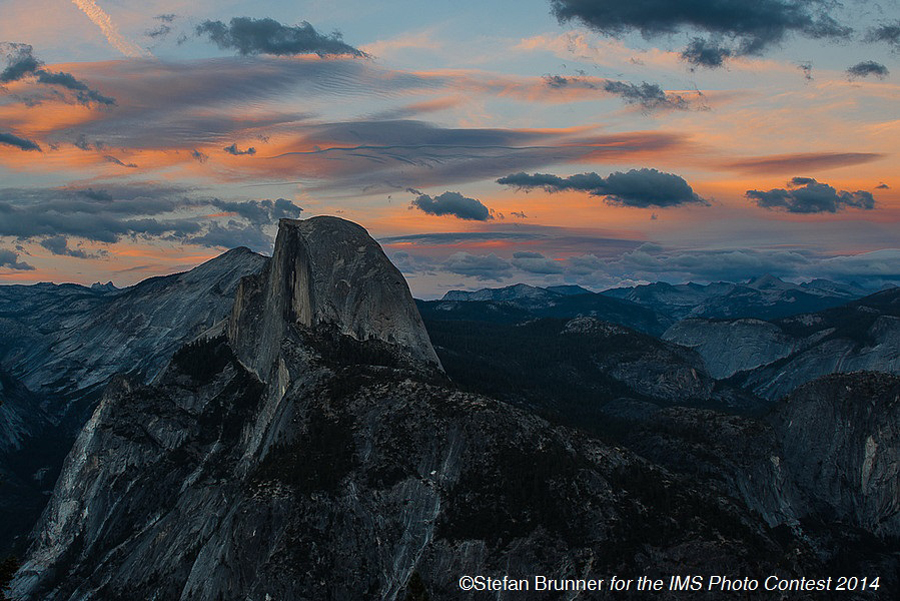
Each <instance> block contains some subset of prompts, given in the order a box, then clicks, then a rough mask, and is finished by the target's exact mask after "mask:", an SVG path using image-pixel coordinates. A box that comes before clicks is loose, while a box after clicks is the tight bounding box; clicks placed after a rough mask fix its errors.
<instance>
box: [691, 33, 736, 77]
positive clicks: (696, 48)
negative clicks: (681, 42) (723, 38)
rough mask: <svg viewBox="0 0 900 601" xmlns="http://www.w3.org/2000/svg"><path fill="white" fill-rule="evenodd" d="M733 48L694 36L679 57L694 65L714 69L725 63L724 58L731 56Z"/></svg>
mask: <svg viewBox="0 0 900 601" xmlns="http://www.w3.org/2000/svg"><path fill="white" fill-rule="evenodd" d="M733 54H734V50H732V49H731V48H727V47H725V46H723V45H721V44H720V43H719V42H716V41H712V40H704V39H703V38H694V39H693V40H691V43H690V44H688V45H687V46H686V47H685V49H684V50H682V51H681V58H682V60H684V61H687V62H688V63H690V64H691V65H694V66H695V67H706V68H707V69H715V68H717V67H721V66H722V65H724V64H725V60H726V59H728V58H731V56H732V55H733Z"/></svg>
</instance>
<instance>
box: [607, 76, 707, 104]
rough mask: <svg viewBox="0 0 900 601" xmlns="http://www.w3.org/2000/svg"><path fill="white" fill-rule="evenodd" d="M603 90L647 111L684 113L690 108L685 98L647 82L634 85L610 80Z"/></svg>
mask: <svg viewBox="0 0 900 601" xmlns="http://www.w3.org/2000/svg"><path fill="white" fill-rule="evenodd" d="M603 89H604V90H605V91H607V92H609V93H610V94H614V95H616V96H619V97H620V98H622V100H624V101H625V102H626V103H628V104H639V105H640V106H642V107H644V108H645V109H647V110H656V109H663V108H667V109H677V110H682V111H683V110H687V109H688V108H689V106H690V105H689V104H688V102H687V100H685V99H684V97H683V96H680V95H678V94H666V93H665V92H664V91H663V89H662V88H660V87H659V86H658V85H656V84H649V83H647V82H646V81H645V82H642V83H640V84H633V83H628V82H625V81H612V80H609V81H607V82H606V83H605V84H604V85H603Z"/></svg>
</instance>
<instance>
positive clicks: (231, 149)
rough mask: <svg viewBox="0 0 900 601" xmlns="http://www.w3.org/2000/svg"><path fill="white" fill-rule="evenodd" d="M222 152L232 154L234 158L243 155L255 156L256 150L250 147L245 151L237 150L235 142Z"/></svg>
mask: <svg viewBox="0 0 900 601" xmlns="http://www.w3.org/2000/svg"><path fill="white" fill-rule="evenodd" d="M222 150H224V151H225V152H227V153H228V154H233V155H234V156H241V155H243V154H249V155H254V154H256V149H255V148H254V147H252V146H251V147H250V148H248V149H247V150H238V146H237V142H235V143H234V144H232V145H231V146H226V147H225V148H223V149H222Z"/></svg>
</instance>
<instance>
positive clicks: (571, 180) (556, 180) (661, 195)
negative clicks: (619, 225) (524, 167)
mask: <svg viewBox="0 0 900 601" xmlns="http://www.w3.org/2000/svg"><path fill="white" fill-rule="evenodd" d="M497 183H498V184H503V185H507V186H513V187H515V188H519V189H529V188H543V189H544V190H546V191H547V192H549V193H553V192H562V191H564V190H577V191H580V192H588V193H589V194H591V195H592V196H601V197H604V198H605V199H606V201H607V202H609V203H610V204H615V205H619V206H624V207H637V208H642V209H645V208H649V207H660V208H665V207H676V206H681V205H685V204H701V205H708V204H709V203H708V202H707V201H706V200H704V199H703V198H701V197H700V196H698V195H697V194H696V193H695V192H694V190H693V189H692V188H691V186H690V185H689V184H688V183H687V182H686V181H685V180H684V179H683V178H682V177H681V176H678V175H675V174H673V173H664V172H662V171H657V170H656V169H647V168H642V169H631V170H630V171H627V172H625V173H623V172H621V171H617V172H614V173H611V174H610V175H609V176H607V177H605V178H604V177H602V176H600V175H597V174H596V173H594V172H591V173H581V174H578V175H570V176H568V177H565V178H563V177H559V176H558V175H551V174H547V173H535V174H534V175H528V174H527V173H514V174H512V175H508V176H506V177H501V178H500V179H498V180H497Z"/></svg>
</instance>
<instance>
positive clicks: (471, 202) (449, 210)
mask: <svg viewBox="0 0 900 601" xmlns="http://www.w3.org/2000/svg"><path fill="white" fill-rule="evenodd" d="M409 206H410V208H416V209H419V210H420V211H423V212H425V213H428V214H429V215H452V216H453V217H456V218H457V219H466V220H469V221H488V220H490V219H493V218H494V217H493V216H492V215H491V212H490V210H489V209H488V208H487V207H486V206H484V205H483V204H482V203H481V201H480V200H478V199H477V198H468V197H467V196H463V195H462V194H460V193H459V192H444V193H443V194H440V195H438V196H435V197H433V198H432V197H431V196H429V195H428V194H421V195H419V197H418V198H416V199H415V200H413V201H412V202H411V203H410V205H409Z"/></svg>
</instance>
